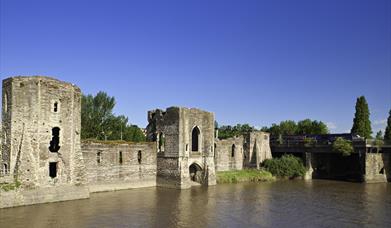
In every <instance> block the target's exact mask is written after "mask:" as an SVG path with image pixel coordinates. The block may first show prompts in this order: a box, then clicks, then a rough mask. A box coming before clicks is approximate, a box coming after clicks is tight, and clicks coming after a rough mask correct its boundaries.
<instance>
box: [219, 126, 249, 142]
mask: <svg viewBox="0 0 391 228" xmlns="http://www.w3.org/2000/svg"><path fill="white" fill-rule="evenodd" d="M253 130H254V127H252V126H250V125H249V124H243V125H241V124H237V125H236V126H234V127H232V126H229V125H226V126H221V127H220V128H219V139H227V138H231V137H234V136H239V135H243V134H245V133H248V132H251V131H253Z"/></svg>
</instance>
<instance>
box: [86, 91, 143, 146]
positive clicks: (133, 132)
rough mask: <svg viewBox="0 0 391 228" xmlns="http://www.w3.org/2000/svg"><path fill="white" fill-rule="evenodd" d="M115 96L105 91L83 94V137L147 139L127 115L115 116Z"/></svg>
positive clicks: (136, 140)
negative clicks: (130, 122) (131, 123)
mask: <svg viewBox="0 0 391 228" xmlns="http://www.w3.org/2000/svg"><path fill="white" fill-rule="evenodd" d="M114 106H115V98H114V97H110V96H108V95H107V93H105V92H99V93H97V94H96V96H92V95H87V96H84V95H83V96H82V107H81V138H82V139H97V140H125V141H134V142H140V141H145V136H144V133H143V132H142V131H141V129H140V128H138V127H137V126H136V125H130V124H129V123H128V118H127V117H126V116H123V115H120V116H115V115H114V114H113V109H114Z"/></svg>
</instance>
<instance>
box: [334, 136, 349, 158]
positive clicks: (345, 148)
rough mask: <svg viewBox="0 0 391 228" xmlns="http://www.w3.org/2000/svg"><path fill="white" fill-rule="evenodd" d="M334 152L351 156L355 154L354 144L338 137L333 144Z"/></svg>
mask: <svg viewBox="0 0 391 228" xmlns="http://www.w3.org/2000/svg"><path fill="white" fill-rule="evenodd" d="M333 151H335V152H338V153H341V154H342V155H343V156H350V155H351V154H352V153H353V145H352V142H351V141H349V140H346V139H343V138H341V137H338V138H337V139H336V140H335V141H334V142H333Z"/></svg>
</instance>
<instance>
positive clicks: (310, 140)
mask: <svg viewBox="0 0 391 228" xmlns="http://www.w3.org/2000/svg"><path fill="white" fill-rule="evenodd" d="M315 144H316V139H314V138H305V139H304V146H305V147H312V146H315Z"/></svg>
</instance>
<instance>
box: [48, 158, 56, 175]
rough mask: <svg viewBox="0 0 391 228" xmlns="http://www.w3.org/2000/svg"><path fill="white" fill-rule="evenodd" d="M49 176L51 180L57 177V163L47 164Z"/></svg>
mask: <svg viewBox="0 0 391 228" xmlns="http://www.w3.org/2000/svg"><path fill="white" fill-rule="evenodd" d="M49 176H50V177H51V178H56V177H57V162H50V163H49Z"/></svg>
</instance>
